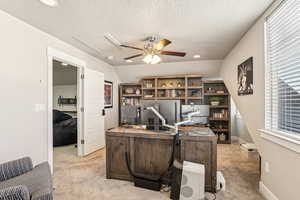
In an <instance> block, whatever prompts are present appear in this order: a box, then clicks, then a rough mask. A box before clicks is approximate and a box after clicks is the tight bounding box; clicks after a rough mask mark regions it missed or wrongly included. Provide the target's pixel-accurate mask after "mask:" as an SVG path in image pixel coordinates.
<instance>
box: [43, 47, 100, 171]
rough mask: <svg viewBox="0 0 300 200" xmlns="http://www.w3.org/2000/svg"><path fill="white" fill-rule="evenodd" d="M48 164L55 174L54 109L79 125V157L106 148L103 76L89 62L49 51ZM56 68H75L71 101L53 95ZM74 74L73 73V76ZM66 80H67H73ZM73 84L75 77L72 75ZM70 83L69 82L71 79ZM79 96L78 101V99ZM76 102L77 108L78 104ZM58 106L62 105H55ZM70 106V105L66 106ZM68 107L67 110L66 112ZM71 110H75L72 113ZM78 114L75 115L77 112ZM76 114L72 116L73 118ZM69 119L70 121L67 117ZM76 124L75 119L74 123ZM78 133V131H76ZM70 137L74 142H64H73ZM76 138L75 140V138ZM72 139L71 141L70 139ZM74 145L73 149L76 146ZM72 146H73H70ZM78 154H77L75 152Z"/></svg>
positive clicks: (70, 135)
mask: <svg viewBox="0 0 300 200" xmlns="http://www.w3.org/2000/svg"><path fill="white" fill-rule="evenodd" d="M47 53H48V137H47V138H48V145H47V152H48V162H49V164H50V167H51V172H53V150H54V148H53V146H54V140H53V137H54V135H53V133H54V126H53V115H54V113H53V109H54V108H55V106H58V107H57V108H59V109H61V110H59V109H58V111H67V112H63V113H65V114H67V115H71V117H72V118H74V117H76V118H77V126H75V125H74V124H73V128H74V127H77V142H75V145H76V144H77V148H76V149H77V154H76V153H75V154H76V155H74V154H73V155H74V157H75V158H77V157H78V156H85V155H88V154H90V153H93V152H95V151H97V150H99V149H101V148H104V147H105V131H104V115H103V113H104V112H103V110H104V74H103V73H101V72H99V71H95V70H91V69H88V68H86V63H85V62H84V61H82V60H80V59H78V58H76V57H73V56H70V55H67V54H65V53H64V52H61V51H59V50H56V49H53V48H51V47H49V48H48V52H47ZM54 65H57V66H58V68H59V69H60V70H61V69H62V68H63V67H64V68H63V69H67V68H70V69H73V71H72V72H73V75H74V74H76V78H77V79H76V91H74V87H73V93H72V95H71V96H68V97H70V98H64V95H59V94H58V95H57V94H54V81H56V80H54V75H55V74H54V71H53V70H54V68H55V67H54ZM71 74H72V73H71ZM66 76H67V77H65V76H64V77H63V78H64V79H68V78H70V77H69V76H72V75H66ZM72 79H73V83H74V82H75V81H74V76H73V78H72ZM69 81H70V80H69ZM75 93H76V98H75V96H74V95H75ZM75 101H76V105H75ZM56 103H57V104H59V105H56ZM65 104H68V105H65ZM67 108H68V109H67ZM70 108H72V109H73V110H70ZM75 111H76V112H75ZM72 115H73V116H72ZM67 118H70V117H68V116H67ZM71 121H72V122H73V123H75V122H76V120H74V119H73V120H71ZM74 130H75V131H76V129H74ZM69 137H70V138H71V139H73V140H71V141H69V142H62V143H61V144H66V143H70V145H72V144H71V143H72V142H74V140H75V139H76V138H75V139H74V134H73V135H72V134H70V133H69ZM72 137H73V138H72ZM70 138H69V139H70ZM75 145H74V146H75ZM71 147H72V146H71ZM75 152H76V151H75Z"/></svg>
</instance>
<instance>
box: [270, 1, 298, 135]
mask: <svg viewBox="0 0 300 200" xmlns="http://www.w3.org/2000/svg"><path fill="white" fill-rule="evenodd" d="M266 36H267V37H266V38H267V46H266V52H267V68H266V99H265V100H266V101H265V107H266V109H265V117H266V121H265V125H266V129H268V130H271V131H275V132H279V133H286V134H288V135H290V136H296V137H297V138H300V0H285V1H283V2H282V3H281V4H280V6H279V7H278V8H277V9H276V10H274V12H273V13H272V14H271V15H269V16H268V18H267V21H266Z"/></svg>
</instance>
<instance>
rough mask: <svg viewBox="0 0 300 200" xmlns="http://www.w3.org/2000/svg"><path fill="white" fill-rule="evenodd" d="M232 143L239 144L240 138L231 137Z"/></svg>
mask: <svg viewBox="0 0 300 200" xmlns="http://www.w3.org/2000/svg"><path fill="white" fill-rule="evenodd" d="M231 141H232V142H238V141H239V137H238V136H231Z"/></svg>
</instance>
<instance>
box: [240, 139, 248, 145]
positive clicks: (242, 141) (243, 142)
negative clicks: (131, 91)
mask: <svg viewBox="0 0 300 200" xmlns="http://www.w3.org/2000/svg"><path fill="white" fill-rule="evenodd" d="M245 143H247V142H246V141H245V140H243V139H242V138H240V137H239V144H245Z"/></svg>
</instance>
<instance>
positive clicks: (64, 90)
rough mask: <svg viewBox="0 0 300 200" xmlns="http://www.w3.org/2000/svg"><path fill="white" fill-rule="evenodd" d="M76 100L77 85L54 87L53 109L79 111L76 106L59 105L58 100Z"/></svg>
mask: <svg viewBox="0 0 300 200" xmlns="http://www.w3.org/2000/svg"><path fill="white" fill-rule="evenodd" d="M60 96H61V97H62V98H74V97H75V96H76V97H78V96H77V86H76V85H56V86H53V109H56V110H60V111H77V106H76V105H59V104H58V98H59V97H60Z"/></svg>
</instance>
